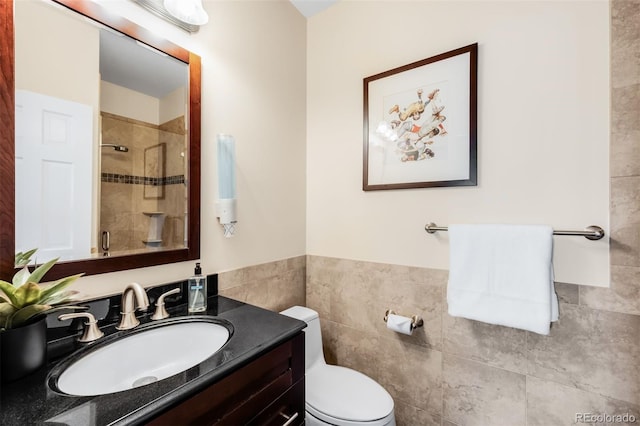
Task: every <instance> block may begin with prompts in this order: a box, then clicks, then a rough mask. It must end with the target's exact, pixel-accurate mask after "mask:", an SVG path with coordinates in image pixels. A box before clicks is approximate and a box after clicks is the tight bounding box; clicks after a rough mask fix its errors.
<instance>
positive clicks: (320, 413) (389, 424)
mask: <svg viewBox="0 0 640 426" xmlns="http://www.w3.org/2000/svg"><path fill="white" fill-rule="evenodd" d="M280 313H281V314H283V315H286V316H288V317H292V318H296V319H299V320H301V321H304V322H306V323H307V328H305V329H304V332H305V392H306V402H305V410H306V416H305V425H307V426H326V425H333V426H395V424H396V419H395V415H394V412H393V407H394V405H393V399H392V398H391V395H389V392H387V391H386V390H385V389H384V388H383V387H382V386H380V384H379V383H377V382H376V381H375V380H373V379H371V378H370V377H369V376H366V375H364V374H362V373H360V372H358V371H355V370H352V369H350V368H345V367H339V366H335V365H329V364H327V363H326V362H325V359H324V354H323V352H322V335H321V332H320V318H319V317H318V313H317V312H316V311H314V310H312V309H309V308H305V307H302V306H293V307H291V308H289V309H286V310H284V311H282V312H280Z"/></svg>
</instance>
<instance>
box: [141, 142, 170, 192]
mask: <svg viewBox="0 0 640 426" xmlns="http://www.w3.org/2000/svg"><path fill="white" fill-rule="evenodd" d="M166 152H167V144H166V143H160V144H158V145H153V146H150V147H148V148H145V150H144V195H143V197H144V199H145V200H162V199H164V185H165V176H164V174H165V168H166V167H165V166H166Z"/></svg>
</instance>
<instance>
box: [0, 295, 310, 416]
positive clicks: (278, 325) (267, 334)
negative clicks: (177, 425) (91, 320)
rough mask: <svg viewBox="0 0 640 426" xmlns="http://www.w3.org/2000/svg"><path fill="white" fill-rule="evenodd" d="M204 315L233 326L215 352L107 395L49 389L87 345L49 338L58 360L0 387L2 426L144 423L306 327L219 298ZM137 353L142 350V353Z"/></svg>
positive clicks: (108, 330) (180, 311)
mask: <svg viewBox="0 0 640 426" xmlns="http://www.w3.org/2000/svg"><path fill="white" fill-rule="evenodd" d="M183 294H184V293H183ZM150 297H151V296H150ZM152 302H153V298H152ZM167 305H169V304H167ZM167 310H168V311H169V313H170V314H171V317H170V319H171V318H176V317H180V316H186V315H189V314H188V313H187V310H186V305H185V304H184V303H181V304H178V305H176V306H173V307H170V308H168V309H167ZM152 313H153V309H150V310H149V311H148V312H146V313H145V314H144V315H138V317H139V319H140V321H141V325H140V326H138V327H145V326H151V323H152V321H151V320H150V316H151V314H152ZM203 314H204V315H207V316H211V317H214V318H217V319H222V320H226V321H228V322H230V323H231V324H232V325H233V335H232V336H231V338H230V339H229V341H228V342H227V343H226V344H225V346H223V347H222V348H221V349H220V350H219V351H218V352H216V353H215V354H214V355H213V356H211V357H209V358H208V359H206V360H205V361H203V362H202V363H200V364H198V365H196V366H195V367H192V368H190V369H188V370H186V371H184V372H182V373H179V374H176V375H175V376H171V377H169V378H166V379H164V380H160V381H158V382H155V383H151V384H148V385H145V386H141V387H138V388H135V389H131V390H127V391H123V392H117V393H112V394H107V395H99V396H86V397H77V396H69V395H65V394H62V393H59V392H57V391H54V390H52V389H51V387H50V386H49V385H48V376H49V375H50V374H51V371H52V369H53V368H54V367H55V366H56V365H57V364H58V363H59V362H60V361H63V360H65V359H66V358H65V357H66V356H74V355H75V354H76V353H75V352H72V353H71V354H70V355H69V354H67V353H66V352H69V350H71V351H73V349H78V348H82V347H84V346H86V345H87V344H80V343H77V342H75V338H76V337H77V334H75V335H73V336H64V337H62V338H57V340H56V339H53V340H56V341H52V339H51V338H50V339H49V341H50V342H49V358H50V359H51V358H52V354H53V357H55V356H56V355H57V356H58V358H57V359H55V360H54V361H50V362H49V363H48V365H47V367H46V368H42V369H41V370H40V371H38V372H35V373H33V374H31V375H29V376H27V377H25V378H23V379H20V380H18V381H16V382H13V383H9V384H3V385H2V390H1V396H0V425H4V426H12V425H21V426H22V425H69V426H75V425H82V426H90V425H125V424H126V425H129V424H142V423H144V422H146V421H148V420H150V419H152V418H153V417H155V416H156V415H158V414H160V412H162V411H163V410H164V409H165V408H167V407H169V406H171V405H174V404H177V403H179V402H181V401H183V400H185V399H187V398H188V397H190V396H192V395H193V394H195V393H197V392H198V391H201V390H203V389H205V388H207V387H208V386H210V385H211V384H213V383H215V382H217V381H219V380H220V379H222V378H223V377H225V376H227V375H228V374H230V373H232V372H233V371H235V370H236V369H238V368H239V367H241V366H243V365H245V364H247V363H249V362H251V361H253V360H254V359H256V358H257V357H259V356H260V355H262V354H264V353H266V352H267V351H269V350H270V349H271V348H274V347H275V346H277V345H279V344H280V343H282V342H284V341H286V340H288V339H289V338H291V337H293V336H294V335H296V334H297V333H298V332H299V331H300V330H302V329H303V328H304V327H305V326H306V324H305V323H304V322H302V321H298V320H296V319H293V318H289V317H286V316H284V315H279V314H277V313H275V312H272V311H268V310H265V309H262V308H258V307H256V306H252V305H248V304H245V303H242V302H238V301H235V300H233V299H228V298H225V297H222V296H212V297H209V299H208V309H207V311H206V313H203ZM193 315H194V314H191V316H193ZM170 319H169V320H170ZM105 321H106V323H107V325H104V326H101V329H103V331H105V334H106V336H105V337H107V338H108V337H109V336H111V335H113V334H114V333H117V334H121V335H123V336H125V335H127V333H130V330H128V331H118V330H115V326H114V325H113V324H110V319H109V318H108V316H107V317H106V318H105V319H103V320H102V321H100V323H101V324H102V323H103V322H105ZM161 321H167V320H161ZM153 323H157V321H153ZM67 328H69V327H67ZM134 330H135V329H134ZM67 334H69V333H67ZM103 339H104V337H103ZM97 343H99V342H97ZM70 345H71V349H69V347H70ZM61 347H62V349H61ZM65 348H66V349H65ZM140 350H142V351H143V350H144V348H140ZM75 356H77V355H75Z"/></svg>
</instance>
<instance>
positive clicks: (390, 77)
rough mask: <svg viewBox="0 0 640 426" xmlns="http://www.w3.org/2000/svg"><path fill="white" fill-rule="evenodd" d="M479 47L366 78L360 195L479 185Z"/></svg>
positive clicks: (434, 57) (449, 53) (460, 49)
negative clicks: (391, 190)
mask: <svg viewBox="0 0 640 426" xmlns="http://www.w3.org/2000/svg"><path fill="white" fill-rule="evenodd" d="M477 63H478V44H477V43H476V44H472V45H469V46H466V47H462V48H459V49H456V50H452V51H450V52H446V53H442V54H440V55H437V56H433V57H431V58H427V59H423V60H421V61H418V62H414V63H411V64H408V65H405V66H402V67H399V68H395V69H392V70H389V71H385V72H383V73H380V74H376V75H372V76H370V77H367V78H365V79H364V165H363V181H362V182H363V183H362V189H363V190H365V191H375V190H382V189H405V188H431V187H442V186H475V185H477V140H476V139H477V103H478V102H477V91H478V88H477V68H478V65H477Z"/></svg>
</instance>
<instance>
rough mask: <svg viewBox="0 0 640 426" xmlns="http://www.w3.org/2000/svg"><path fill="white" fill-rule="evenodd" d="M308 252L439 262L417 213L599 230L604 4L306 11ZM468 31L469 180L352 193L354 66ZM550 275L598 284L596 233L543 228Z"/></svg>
mask: <svg viewBox="0 0 640 426" xmlns="http://www.w3.org/2000/svg"><path fill="white" fill-rule="evenodd" d="M307 32H308V44H307V49H308V50H307V55H308V62H307V78H308V83H307V91H308V92H307V93H308V101H307V200H308V202H307V253H308V254H310V255H319V256H330V257H339V258H346V259H355V260H367V261H373V262H381V263H391V264H397V265H410V266H420V267H428V268H437V269H448V236H447V234H446V233H439V234H437V235H436V236H432V235H428V234H426V233H425V232H424V230H423V229H424V225H425V224H426V223H428V222H431V221H433V222H435V223H437V224H439V225H445V226H446V225H448V224H452V223H522V224H527V223H546V224H550V225H552V226H553V227H554V228H556V229H577V230H580V229H582V228H583V227H585V226H588V225H592V224H595V225H600V226H602V227H603V228H605V230H606V231H607V233H609V201H608V200H609V186H608V183H609V180H608V177H609V168H608V156H609V9H608V2H607V1H605V0H598V1H579V2H575V1H552V2H548V1H534V2H532V1H517V0H506V1H408V2H400V1H393V2H391V1H341V2H338V3H337V4H336V5H334V6H332V7H331V8H329V9H327V10H326V11H324V12H322V13H320V14H318V15H316V16H313V17H312V18H310V19H309V21H308V27H307ZM475 42H477V43H478V44H479V65H478V98H479V102H478V152H479V153H478V169H479V174H478V181H479V183H478V186H477V187H466V188H453V189H450V188H437V189H416V190H396V191H375V192H363V191H362V189H361V187H362V149H363V147H362V140H363V135H362V114H363V113H362V96H363V88H362V79H363V78H364V77H367V76H370V75H374V74H377V73H380V72H383V71H386V70H389V69H392V68H395V67H399V66H402V65H405V64H408V63H411V62H414V61H417V60H420V59H424V58H428V57H430V56H434V55H436V54H439V53H442V52H446V51H449V50H452V49H455V48H458V47H462V46H466V45H468V44H471V43H475ZM554 240H555V259H554V263H555V272H556V280H557V281H562V282H569V283H580V284H587V285H594V286H609V242H608V239H603V240H601V241H598V242H590V241H587V240H586V239H584V238H577V237H556V238H555V239H554Z"/></svg>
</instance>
